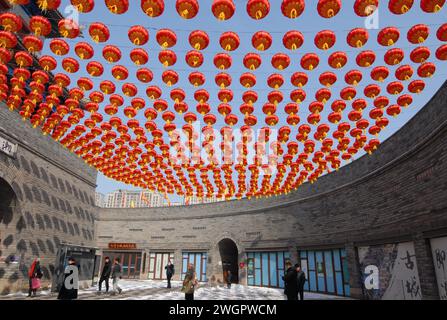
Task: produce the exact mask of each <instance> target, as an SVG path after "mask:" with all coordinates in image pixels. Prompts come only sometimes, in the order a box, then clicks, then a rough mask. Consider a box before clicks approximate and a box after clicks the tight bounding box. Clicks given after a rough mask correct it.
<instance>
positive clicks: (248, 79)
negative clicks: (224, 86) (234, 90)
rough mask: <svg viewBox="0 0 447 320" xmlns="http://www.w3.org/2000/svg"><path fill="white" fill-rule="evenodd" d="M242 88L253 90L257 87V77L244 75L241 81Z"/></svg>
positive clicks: (248, 74) (250, 74) (249, 74)
mask: <svg viewBox="0 0 447 320" xmlns="http://www.w3.org/2000/svg"><path fill="white" fill-rule="evenodd" d="M239 81H240V83H241V85H242V86H244V87H245V88H251V87H254V86H255V85H256V76H255V75H254V74H252V73H248V72H247V73H243V74H242V75H241V77H240V79H239Z"/></svg>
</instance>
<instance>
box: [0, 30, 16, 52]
mask: <svg viewBox="0 0 447 320" xmlns="http://www.w3.org/2000/svg"><path fill="white" fill-rule="evenodd" d="M16 45H17V38H16V36H15V35H14V34H12V33H11V32H8V31H0V47H1V48H7V49H11V48H14V47H15V46H16Z"/></svg>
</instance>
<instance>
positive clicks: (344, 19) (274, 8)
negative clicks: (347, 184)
mask: <svg viewBox="0 0 447 320" xmlns="http://www.w3.org/2000/svg"><path fill="white" fill-rule="evenodd" d="M129 2H130V9H129V11H128V12H127V13H126V14H124V15H114V14H112V13H110V12H109V11H108V10H107V9H106V7H105V4H104V1H98V0H97V1H95V9H94V10H93V12H91V13H88V14H81V20H80V24H81V25H83V26H85V28H86V30H84V36H85V39H83V41H87V42H89V43H90V44H92V45H93V47H94V48H95V52H96V53H95V56H94V58H93V59H92V60H96V61H99V62H101V63H103V64H104V67H105V72H104V75H103V76H102V77H100V78H98V79H92V80H94V82H95V84H99V82H100V81H103V80H106V79H108V80H112V79H113V78H112V76H111V75H110V69H111V67H112V66H113V65H109V64H107V63H106V62H105V61H104V59H103V57H102V55H101V51H102V48H103V47H104V45H105V44H99V45H96V44H94V43H93V42H92V41H91V39H90V37H89V36H88V32H87V30H88V26H89V25H90V24H91V23H93V22H103V23H105V24H107V25H108V27H109V29H110V31H111V38H110V40H109V41H108V42H107V44H114V45H117V46H119V47H120V49H121V51H122V53H123V58H122V60H121V61H120V62H119V63H118V64H121V65H124V66H126V67H127V68H128V69H129V71H130V76H129V79H127V80H126V81H125V82H134V83H136V84H137V85H138V83H139V82H138V80H137V79H136V77H135V72H136V70H137V69H138V68H137V67H136V66H135V65H134V64H133V63H132V62H131V61H130V59H129V58H128V56H129V52H130V50H131V49H133V48H134V47H135V46H134V45H133V44H131V42H130V41H129V39H128V37H127V30H128V29H129V28H130V27H131V26H133V25H142V26H144V27H146V28H147V29H148V31H149V33H150V40H149V43H148V44H146V45H145V46H143V48H144V49H146V50H147V51H148V53H149V63H148V64H147V65H146V66H145V67H148V68H150V69H151V70H152V71H153V73H154V80H153V81H152V83H151V85H157V86H159V87H160V88H161V89H162V90H163V96H162V98H163V99H165V100H166V101H168V102H169V103H170V108H169V110H172V111H173V107H172V100H171V99H170V98H169V92H170V90H171V89H173V88H177V87H181V88H184V90H185V92H186V93H187V98H186V100H185V102H186V103H188V105H189V108H190V111H194V112H195V106H196V104H197V103H196V102H195V100H194V98H193V96H194V91H195V90H197V89H196V88H194V87H193V86H192V85H191V84H190V83H189V82H188V75H189V73H190V72H192V71H200V72H202V73H204V75H205V76H206V78H207V82H206V84H205V86H204V87H203V88H205V89H207V90H208V91H209V93H210V96H211V99H210V101H209V103H210V105H211V110H212V111H211V112H212V113H213V114H215V115H216V116H217V118H218V122H217V123H216V125H215V126H216V127H221V126H222V124H223V117H222V116H220V115H219V114H218V112H217V106H218V104H219V101H218V99H217V93H218V91H219V88H218V87H217V85H216V84H215V83H214V76H215V75H216V74H217V73H219V72H220V71H219V70H217V69H216V68H215V67H214V65H213V63H212V61H213V57H214V55H215V54H216V53H219V52H224V50H222V48H221V47H220V45H219V37H220V35H221V33H223V32H225V31H234V32H237V33H238V35H239V37H240V39H241V45H240V47H239V48H238V49H237V50H236V51H233V52H231V56H232V58H233V65H232V67H231V68H230V69H229V70H227V71H226V72H227V73H229V74H230V75H231V76H232V79H233V83H232V85H231V86H230V89H231V90H233V92H234V97H235V98H234V100H233V102H232V106H233V113H235V114H236V115H238V116H239V117H240V122H239V124H240V123H242V118H241V114H240V112H239V106H240V105H241V103H242V100H241V96H242V93H243V92H244V91H246V90H247V89H246V88H243V87H242V86H241V85H240V84H239V77H240V75H241V74H242V73H244V72H247V71H248V70H247V69H245V67H243V64H242V59H243V57H244V55H245V54H246V53H248V52H256V53H258V54H260V55H261V57H262V59H263V63H262V66H261V67H260V68H259V69H258V70H256V71H254V72H253V73H254V74H255V75H256V77H257V85H256V86H255V87H254V88H253V90H255V91H257V92H258V94H259V101H258V103H257V104H256V105H255V113H254V114H255V115H256V116H257V117H258V125H257V128H258V127H261V126H265V123H264V120H263V119H264V116H263V114H262V105H263V104H264V103H265V102H266V101H267V94H268V93H269V92H270V91H272V89H270V88H269V87H268V86H267V84H266V80H267V77H268V76H269V75H270V74H272V73H281V74H282V75H283V76H284V79H285V80H286V82H285V84H284V86H283V87H282V88H281V91H283V93H284V95H285V100H284V102H283V103H282V104H280V105H279V106H278V113H277V115H278V116H279V117H280V123H279V124H278V126H277V128H278V129H279V128H280V127H281V126H282V125H284V124H285V123H286V122H285V120H286V116H285V115H286V114H285V113H284V108H283V106H284V105H285V104H286V103H288V102H290V101H289V98H288V96H289V93H290V91H291V90H293V89H295V88H294V87H293V86H292V85H291V84H290V76H291V75H292V74H293V73H294V72H297V71H303V70H302V69H301V67H300V59H301V57H302V56H303V54H305V53H311V52H313V53H317V54H319V56H320V58H321V62H320V65H319V67H318V68H317V69H316V70H314V71H312V72H307V73H308V75H309V78H310V81H309V83H308V84H307V85H306V87H305V90H306V92H307V99H306V101H305V103H303V104H302V106H301V110H300V113H299V116H300V117H301V124H303V123H305V122H306V119H307V116H308V114H309V111H308V105H309V103H310V102H311V101H313V98H314V95H315V92H316V91H317V90H318V89H320V88H321V87H322V86H321V84H319V82H318V76H319V75H320V74H321V73H322V72H325V71H332V72H335V73H336V74H337V76H338V81H337V83H336V84H335V85H334V86H333V87H332V88H331V90H332V91H333V97H332V99H331V100H330V101H329V102H328V103H327V104H326V107H325V110H324V111H323V112H322V120H327V115H328V114H329V113H330V112H331V110H330V105H331V102H332V101H333V100H335V99H339V96H338V92H339V91H340V89H341V88H343V87H346V86H347V85H346V83H345V82H344V74H345V73H346V72H347V71H349V70H351V69H359V70H361V71H363V72H364V80H363V81H362V83H361V84H360V85H359V86H358V87H357V91H358V96H357V98H361V97H362V96H361V95H362V92H363V88H364V87H365V86H366V85H367V84H371V83H374V81H372V80H371V79H370V77H369V72H370V70H371V68H368V69H365V68H360V67H358V66H357V65H356V63H355V57H356V55H357V54H358V53H359V52H360V51H361V50H374V51H375V52H376V53H377V60H376V63H375V64H374V66H379V65H385V63H384V62H383V54H384V53H385V52H386V51H387V50H388V49H389V48H385V47H381V46H380V45H378V44H377V41H376V39H377V33H378V32H379V31H380V29H382V28H384V27H388V26H395V27H398V28H399V29H400V31H401V38H400V40H399V42H398V43H397V44H396V45H395V46H394V47H398V48H401V49H403V50H404V51H406V52H407V55H406V57H405V60H404V61H403V62H402V64H410V65H412V66H413V68H414V69H415V70H416V69H417V65H415V64H414V63H412V62H411V61H410V58H409V53H410V52H411V50H412V49H414V48H416V47H417V45H412V44H410V43H409V42H408V41H407V40H406V34H407V31H408V29H409V28H410V27H411V26H413V25H414V24H418V23H424V24H427V25H429V27H430V31H431V34H430V37H429V38H428V40H427V41H426V42H425V43H424V44H423V45H424V46H427V47H428V48H430V50H431V51H432V56H431V58H430V59H429V61H431V62H434V63H435V64H436V65H437V67H438V69H437V74H436V75H435V76H434V77H433V78H431V79H426V85H427V87H426V89H425V91H424V92H423V94H421V95H419V96H414V102H413V104H412V105H411V106H410V107H408V108H407V109H403V111H402V113H401V115H399V116H398V117H397V118H391V119H390V125H389V126H388V127H387V128H386V129H385V130H383V131H382V132H381V134H380V135H379V139H380V140H381V141H384V140H385V139H386V138H388V137H389V136H390V135H392V134H393V133H394V132H395V131H396V130H398V129H399V128H400V127H402V126H403V125H404V124H405V123H406V122H407V121H408V120H409V119H411V118H412V117H413V116H414V115H415V114H416V113H417V112H418V111H419V110H420V109H421V108H422V107H423V106H424V104H425V103H426V102H427V101H428V100H429V99H430V98H431V96H432V95H433V93H434V92H436V91H437V90H438V89H439V87H440V86H441V84H442V83H443V82H444V81H445V79H446V75H447V73H446V71H445V70H446V63H445V62H442V61H439V60H437V59H436V57H435V51H436V49H437V48H438V47H439V46H440V45H441V43H440V41H439V40H438V39H437V38H436V31H437V29H438V28H439V26H440V25H442V24H443V23H445V22H447V19H446V8H443V9H442V10H441V12H439V13H437V14H427V13H424V12H423V11H422V10H421V9H420V7H419V4H418V1H416V2H415V5H414V6H413V8H412V10H411V11H410V12H409V13H407V14H405V15H401V16H396V15H393V14H392V13H390V12H389V11H388V8H387V6H383V4H382V3H385V2H386V1H381V2H380V3H381V4H382V7H381V9H380V11H379V29H378V30H369V33H370V37H369V41H368V43H367V44H366V45H365V46H364V47H363V48H362V49H355V48H351V47H349V46H348V45H347V44H346V35H347V33H348V32H349V31H350V30H351V29H353V28H356V27H364V18H361V17H358V16H357V15H355V13H354V11H353V9H352V8H353V3H354V1H353V0H347V1H343V7H342V10H341V11H340V13H339V14H338V15H337V16H336V17H334V18H333V19H323V18H321V17H320V16H319V15H318V13H317V10H316V3H317V1H306V10H305V12H304V13H303V15H302V16H300V17H299V18H297V19H293V20H292V19H287V18H285V17H284V16H283V15H282V13H281V10H280V1H279V0H274V1H273V0H272V1H270V3H271V10H270V14H269V15H268V16H267V17H266V18H265V19H262V20H253V19H251V18H250V17H248V15H247V13H246V9H245V6H246V1H242V0H236V1H234V2H235V4H236V13H235V15H234V16H233V18H232V19H230V20H227V21H224V22H221V21H218V20H216V18H215V17H214V16H213V15H212V13H211V3H212V1H210V0H200V1H199V3H200V11H199V13H198V15H197V16H196V17H195V18H194V19H191V20H184V19H181V18H180V17H179V15H178V14H177V12H176V11H175V1H174V0H169V1H165V12H164V14H163V15H162V16H161V17H158V18H149V17H148V16H146V15H145V14H144V13H143V12H142V10H141V8H140V1H134V0H132V1H129ZM67 5H69V1H68V0H63V1H62V5H61V11H62V12H63V10H64V9H63V8H64V7H65V6H67ZM67 13H68V12H67ZM163 28H169V29H171V30H173V31H175V32H176V34H177V38H178V40H177V45H176V46H175V47H174V48H172V50H174V51H175V52H176V54H177V63H176V65H174V66H173V67H171V68H169V69H172V70H175V71H177V73H178V74H179V76H180V81H179V83H178V84H177V85H175V86H174V87H172V88H167V87H166V85H165V84H164V83H163V82H162V81H161V74H162V72H163V71H164V70H166V69H164V68H163V67H162V65H161V64H160V62H159V61H158V53H159V51H160V50H161V49H160V46H159V45H158V44H157V42H156V40H155V35H156V31H157V30H159V29H163ZM197 29H200V30H204V31H206V32H207V33H208V35H209V37H210V45H209V47H208V48H207V49H206V50H204V51H202V53H203V54H204V58H205V62H204V64H203V66H202V67H201V68H200V69H199V70H194V69H192V68H190V67H189V66H188V65H187V64H186V62H185V59H184V55H185V54H186V53H187V52H188V51H190V50H191V49H192V48H191V47H190V45H189V43H188V35H189V33H190V32H191V31H193V30H197ZM324 29H330V30H332V31H334V32H335V33H336V35H337V43H336V44H335V46H334V47H333V48H332V49H330V50H329V51H327V52H325V51H322V50H319V49H317V48H316V47H315V45H314V36H315V34H316V33H317V32H318V31H321V30H324ZM261 30H263V31H268V32H269V33H270V34H271V35H272V36H273V45H272V47H271V48H270V49H269V50H267V51H264V52H259V51H257V50H255V49H254V48H253V47H252V45H251V37H252V35H253V34H254V33H255V32H257V31H261ZM289 30H299V31H301V32H302V33H303V35H304V36H305V43H304V45H303V47H301V48H300V49H299V50H296V51H289V50H287V49H285V48H284V47H283V44H282V37H283V35H284V33H286V32H287V31H289ZM77 41H78V40H75V41H73V40H68V41H67V42H68V43H69V44H70V45H71V47H72V51H71V52H70V54H69V56H73V55H74V53H73V47H74V45H75V43H76V42H77ZM339 50H340V51H345V52H346V53H347V54H348V56H349V62H348V64H347V65H346V66H345V67H344V68H343V69H341V71H337V70H334V69H332V68H331V67H329V66H328V65H327V57H328V56H329V55H330V54H331V53H332V52H334V51H339ZM279 52H282V53H287V54H288V55H289V56H290V58H291V61H292V63H291V65H290V67H289V68H288V69H286V70H284V71H282V72H279V71H278V70H276V69H274V68H273V67H272V66H271V63H270V60H271V57H272V56H273V55H274V54H275V53H279ZM48 53H50V51H49V49H48V42H47V43H46V45H45V49H44V52H43V54H48ZM59 61H60V59H59ZM88 62H89V61H81V62H80V64H81V70H80V71H79V72H78V73H77V74H75V75H73V77H72V85H74V84H75V83H76V80H77V79H78V78H79V77H82V76H88V74H87V73H86V72H85V65H86V64H87V63H88ZM388 67H389V66H388ZM389 68H390V70H391V76H394V70H395V69H396V67H389ZM60 71H62V69H61V68H60V67H58V69H57V70H56V72H60ZM415 73H416V72H415ZM391 76H390V77H391ZM416 77H417V75H416ZM413 79H415V76H414V77H413ZM390 81H391V80H390ZM123 83H124V82H123ZM387 83H388V82H385V84H387ZM146 86H147V85H143V84H140V85H138V89H139V94H138V95H139V96H141V97H143V98H146V100H148V99H147V97H146V94H145V88H146ZM117 88H118V90H117V93H120V92H119V91H120V85H117ZM95 90H97V88H95ZM383 93H385V95H387V96H388V94H386V92H385V91H384V90H383ZM404 93H406V92H404ZM395 99H396V97H390V100H391V103H392V104H394V103H395ZM367 101H368V102H371V104H372V100H370V99H367ZM129 104H130V99H126V104H125V105H129ZM371 104H370V105H369V106H368V108H367V109H366V110H365V111H364V112H365V117H366V118H367V115H368V114H369V110H371V108H372V107H371ZM105 105H106V104H103V105H102V110H103V108H104V106H105ZM147 105H150V103H149V101H147ZM121 109H122V108H121ZM349 109H350V106H349V104H348V108H347V109H346V110H345V112H344V120H347V113H348V112H349ZM143 113H144V111H140V113H139V115H138V116H137V119H138V120H139V121H140V125H141V126H144V123H145V118H144V116H143ZM120 115H121V117H122V118H123V119H126V120H127V118H125V116H124V115H123V114H122V110H120ZM200 118H201V117H200V116H199V119H200ZM105 119H108V117H107V116H106V117H105ZM367 119H369V118H367ZM369 120H370V119H369ZM156 122H157V123H158V124H159V127H162V125H163V123H164V122H163V120H161V117H160V116H159V118H158V119H157V121H156ZM325 122H327V121H325ZM176 123H177V127H181V126H182V125H183V124H184V121H183V117H180V116H177V120H176ZM322 123H323V121H322ZM293 133H294V134H293V135H292V138H294V137H295V135H296V133H297V128H295V129H294V131H293ZM361 155H363V153H359V154H357V155H356V156H355V158H358V157H359V156H361ZM116 189H134V188H133V187H131V186H127V185H123V184H121V183H118V182H116V181H113V180H110V179H108V178H106V177H104V176H103V175H102V174H99V176H98V188H97V190H98V191H99V192H102V193H108V192H111V191H113V190H116ZM174 199H175V197H174Z"/></svg>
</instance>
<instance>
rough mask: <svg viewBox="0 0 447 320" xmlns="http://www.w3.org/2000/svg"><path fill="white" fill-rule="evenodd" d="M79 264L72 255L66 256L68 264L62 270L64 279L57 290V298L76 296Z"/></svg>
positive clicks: (72, 298) (71, 298)
mask: <svg viewBox="0 0 447 320" xmlns="http://www.w3.org/2000/svg"><path fill="white" fill-rule="evenodd" d="M78 285H79V266H78V265H77V264H76V260H75V259H74V258H73V257H70V258H68V265H67V266H66V267H65V270H64V280H63V282H62V286H61V289H60V290H59V295H58V296H57V299H58V300H75V299H77V298H78V289H79V288H78ZM67 286H68V287H67Z"/></svg>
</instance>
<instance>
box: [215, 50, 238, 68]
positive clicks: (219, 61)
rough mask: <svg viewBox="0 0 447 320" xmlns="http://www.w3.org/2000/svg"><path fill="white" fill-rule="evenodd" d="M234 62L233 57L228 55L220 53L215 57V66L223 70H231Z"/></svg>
mask: <svg viewBox="0 0 447 320" xmlns="http://www.w3.org/2000/svg"><path fill="white" fill-rule="evenodd" d="M232 61H233V60H232V59H231V57H230V56H229V55H228V54H226V53H218V54H216V55H215V56H214V65H215V66H216V68H218V69H221V70H226V69H228V68H230V67H231V64H232Z"/></svg>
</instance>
